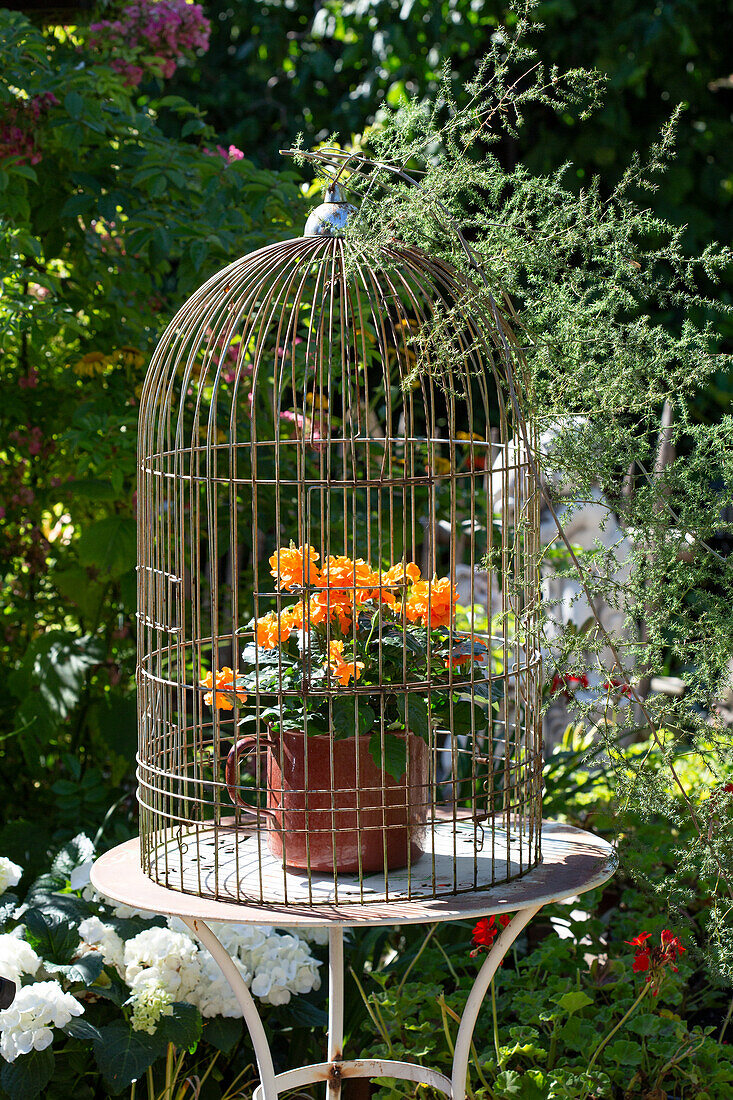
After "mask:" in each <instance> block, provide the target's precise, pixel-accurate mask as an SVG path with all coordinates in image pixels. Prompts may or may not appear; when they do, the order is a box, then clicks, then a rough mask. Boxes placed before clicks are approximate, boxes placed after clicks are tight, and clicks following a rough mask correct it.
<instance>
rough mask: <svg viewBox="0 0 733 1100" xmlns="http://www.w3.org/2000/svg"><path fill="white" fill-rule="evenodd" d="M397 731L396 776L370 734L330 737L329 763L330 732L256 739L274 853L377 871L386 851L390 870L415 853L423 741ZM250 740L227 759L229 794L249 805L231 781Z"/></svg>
mask: <svg viewBox="0 0 733 1100" xmlns="http://www.w3.org/2000/svg"><path fill="white" fill-rule="evenodd" d="M396 736H400V737H403V738H404V737H407V752H408V767H407V772H406V774H405V775H403V776H402V778H401V779H393V778H392V776H391V775H388V774H387V773H386V772H384V771H383V770H382V769H380V768H378V767H377V765H376V764H375V763H374V760H373V759H372V755H371V753H370V752H369V741H370V735H369V734H366V735H363V736H361V737H346V738H343V739H341V740H338V741H336V740H334V741H333V766H332V763H331V744H332V741H331V738H330V737H329V736H328V735H316V736H310V737H308V738H307V739H306V737H305V736H304V734H303V733H302V732H300V731H294V730H293V731H291V730H288V731H286V732H285V733H283V734H273V735H272V736H271V738H268V739H267V741H264V740H262V739H261V740H260V744H265V745H266V747H267V807H266V808H263V809H262V810H261V811H260V813H262V814H263V815H264V816H265V818H266V820H267V826H268V833H269V836H268V843H269V847H270V851H271V852H272V854H273V855H275V856H277V857H278V858H282V860H283V863H284V864H285V866H286V867H292V868H298V869H300V868H307V867H308V866H310V869H311V870H312V871H327V872H329V873H333V872H334V871H338V872H349V871H359V868H360V867H361V870H362V871H364V872H366V871H381V870H383V869H384V866H385V857H386V866H387V869H388V870H395V869H397V868H399V867H404V866H406V864H407V863H408V862H413V861H415V860H416V859H417V858H418V857H419V856H420V855H421V854H422V851H423V847H422V846H423V843H424V836H425V825H426V822H427V819H428V813H429V809H430V802H431V798H430V783H429V775H428V747H427V745H426V744H425V742H424V741H423V740H422V738H421V737H417V736H416V735H415V734H413V733H410V734H404V733H403V734H398V735H396ZM306 740H307V752H308V760H307V768H306ZM255 747H256V742H255V738H252V737H245V738H243V739H242V740H241V741H238V742H237V744H236V745H235V746H234V747H233V748H232V750H231V752H230V753H229V756H228V758H227V766H226V784H227V790H228V792H229V796H230V798H231V799H232V801H233V802H235V803H236V804H237V805H239V806H242V807H244V808H245V809H248V810H250V811H251V810H252V807H251V806H250V805H247V804H245V803H244V802H243V801H242V799H241V798H240V796H239V792H238V789H237V760H238V759H239V757H240V756H241V755H242V754H244V753H246V752H251V751H252V750H253V749H254V748H255ZM357 761H358V773H357ZM357 774H358V779H357ZM408 775H409V783H408Z"/></svg>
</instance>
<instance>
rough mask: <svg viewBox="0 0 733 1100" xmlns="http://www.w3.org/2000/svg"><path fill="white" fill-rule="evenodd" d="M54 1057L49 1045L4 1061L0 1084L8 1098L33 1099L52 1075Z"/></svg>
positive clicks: (17, 1099)
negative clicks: (12, 1059) (13, 1059)
mask: <svg viewBox="0 0 733 1100" xmlns="http://www.w3.org/2000/svg"><path fill="white" fill-rule="evenodd" d="M53 1070H54V1057H53V1051H52V1050H51V1048H50V1047H47V1048H46V1050H32V1051H31V1052H30V1053H29V1054H24V1055H22V1056H21V1057H20V1058H16V1060H15V1061H14V1062H8V1063H6V1064H5V1065H4V1066H3V1068H2V1073H0V1085H2V1087H3V1089H4V1091H5V1092H6V1093H7V1094H8V1096H9V1097H10V1100H34V1098H35V1097H36V1096H40V1095H41V1093H42V1092H43V1090H44V1089H45V1087H46V1085H47V1084H48V1082H49V1081H50V1080H51V1078H52V1077H53Z"/></svg>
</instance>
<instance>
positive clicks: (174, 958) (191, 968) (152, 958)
mask: <svg viewBox="0 0 733 1100" xmlns="http://www.w3.org/2000/svg"><path fill="white" fill-rule="evenodd" d="M198 953H199V952H198V947H197V946H196V944H195V943H194V942H193V940H192V939H191V938H190V937H189V936H184V935H183V934H182V933H180V932H172V931H171V930H170V929H169V928H146V929H145V931H144V932H140V933H139V934H138V935H137V936H135V937H134V938H133V939H131V940H128V941H127V943H126V944H125V956H124V963H125V972H124V978H125V981H126V982H127V984H128V985H129V986H130V987H131V988H133V983H134V981H135V979H136V978H137V977H138V975H140V974H143V973H146V975H147V976H146V978H144V979H141V981H142V982H143V983H144V982H145V981H146V980H147V978H148V977H149V978H150V980H151V981H154V982H155V983H156V984H157V985H159V986H161V987H162V988H163V989H164V990H165V991H166V992H167V993H170V994H171V995H172V997H173V1000H175V1001H185V1000H187V999H188V998H189V995H190V994H192V993H193V992H194V991H195V990H196V987H197V985H198V983H199V981H200V978H201V967H200V964H199V959H198ZM147 972H150V973H149V974H148V973H147Z"/></svg>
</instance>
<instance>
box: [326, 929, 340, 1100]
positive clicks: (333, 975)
mask: <svg viewBox="0 0 733 1100" xmlns="http://www.w3.org/2000/svg"><path fill="white" fill-rule="evenodd" d="M326 1056H327V1058H328V1061H329V1062H330V1063H331V1064H332V1065H333V1064H334V1063H337V1062H341V1061H343V1057H344V930H343V928H341V927H338V926H336V927H334V928H329V930H328V1049H327V1052H326ZM326 1100H341V1077H340V1076H338V1075H337V1074H336V1073H333V1074H332V1076H331V1077H329V1079H328V1081H327V1082H326Z"/></svg>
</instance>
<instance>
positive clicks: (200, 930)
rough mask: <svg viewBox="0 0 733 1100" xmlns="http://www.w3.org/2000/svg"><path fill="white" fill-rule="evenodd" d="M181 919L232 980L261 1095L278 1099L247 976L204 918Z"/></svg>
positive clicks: (225, 974) (260, 1022)
mask: <svg viewBox="0 0 733 1100" xmlns="http://www.w3.org/2000/svg"><path fill="white" fill-rule="evenodd" d="M182 920H184V921H185V923H186V924H187V925H188V927H189V928H190V929H191V931H192V932H193V934H194V936H196V938H197V939H198V940H200V941H201V943H202V944H203V945H204V947H205V948H206V949H207V950H208V951H210V952H211V955H212V956H213V958H214V960H215V962H216V964H217V965H218V967H219V969H220V970H221V972H222V974H223V975H224V977H225V978H226V980H227V981H228V982H229V985H230V986H231V988H232V992H233V993H234V996H235V997H236V998H237V1003H238V1004H239V1007H240V1008H241V1010H242V1015H243V1016H244V1020H245V1023H246V1024H247V1029H248V1031H249V1035H250V1038H251V1040H252V1046H253V1047H254V1051H255V1057H256V1059H257V1069H258V1070H259V1074H260V1081H261V1089H262V1092H261V1096H262V1098H263V1100H277V1096H278V1087H277V1083H276V1081H275V1067H274V1066H273V1064H272V1054H271V1053H270V1044H269V1043H268V1041H267V1036H266V1035H265V1029H264V1027H263V1026H262V1021H261V1020H260V1016H259V1013H258V1011H257V1006H256V1005H255V1003H254V1000H253V998H252V994H251V993H250V991H249V989H248V988H247V984H246V982H245V981H244V978H243V977H242V975H241V974H240V973H239V971H238V970H237V968H236V966H235V965H234V963H233V962H232V960H231V958H230V957H229V955H228V954H227V952H226V951H225V949H224V947H223V946H222V945H221V943H220V942H219V940H218V939H217V938H216V936H215V935H214V933H213V932H212V931H211V929H210V928H209V926H208V925H207V924H206V923H205V922H204V921H202V920H198V919H197V918H195V917H183V918H182Z"/></svg>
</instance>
